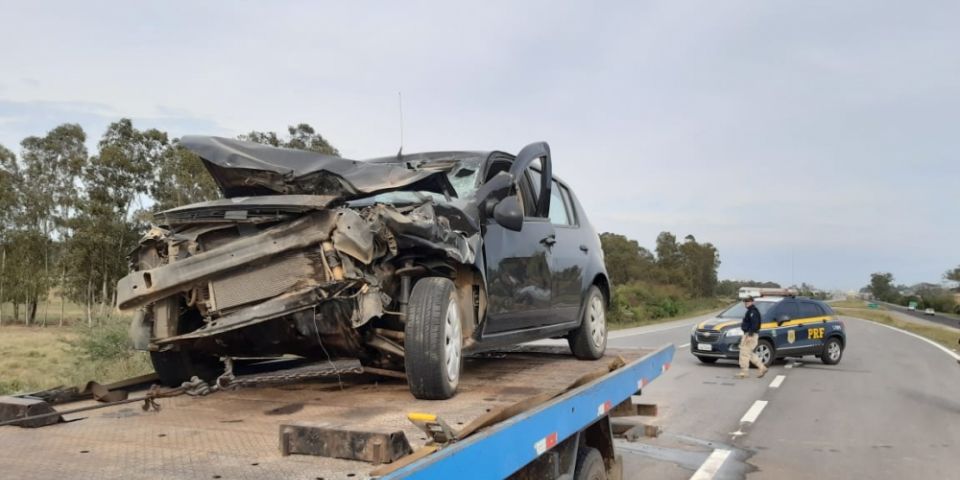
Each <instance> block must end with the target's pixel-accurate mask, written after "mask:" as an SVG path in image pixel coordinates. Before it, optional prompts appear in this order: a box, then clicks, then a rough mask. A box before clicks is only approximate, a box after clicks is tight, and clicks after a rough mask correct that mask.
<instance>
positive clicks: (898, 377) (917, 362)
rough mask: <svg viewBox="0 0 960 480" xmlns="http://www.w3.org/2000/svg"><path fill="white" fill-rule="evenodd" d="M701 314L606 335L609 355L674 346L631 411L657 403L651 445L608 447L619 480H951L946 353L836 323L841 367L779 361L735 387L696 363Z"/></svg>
mask: <svg viewBox="0 0 960 480" xmlns="http://www.w3.org/2000/svg"><path fill="white" fill-rule="evenodd" d="M704 318H707V317H698V318H695V319H688V320H684V321H678V322H672V323H668V324H661V325H656V326H652V327H643V328H639V329H632V330H628V331H615V332H611V334H610V339H609V345H610V346H611V347H656V346H660V345H663V344H665V343H674V344H675V345H676V346H677V347H678V348H677V353H676V356H675V357H674V361H673V363H672V365H671V368H670V370H669V371H667V372H666V373H665V374H664V375H663V376H661V377H660V378H658V379H657V380H656V381H654V382H653V383H651V384H650V386H649V387H647V389H646V391H644V392H643V393H642V395H641V396H640V397H637V399H636V400H637V401H638V402H642V403H656V404H657V405H658V408H659V415H658V416H657V417H655V418H652V419H650V423H654V424H657V425H660V426H661V427H662V429H663V433H662V434H661V435H660V436H659V437H657V438H642V439H640V440H639V441H637V442H632V443H631V442H627V441H625V440H618V441H617V447H618V451H619V453H620V454H621V455H623V457H624V473H625V475H624V477H625V478H627V479H640V478H662V479H689V478H695V479H697V480H706V479H711V478H716V479H743V478H747V479H767V478H770V479H794V478H796V479H828V478H844V479H846V478H875V479H901V478H909V479H926V478H930V479H942V478H958V476H960V456H958V454H957V452H958V449H960V365H958V359H960V356H957V355H956V353H950V352H946V351H944V350H943V349H941V348H938V347H936V346H933V345H931V344H929V343H927V342H925V341H923V340H921V339H918V338H916V337H913V336H910V335H907V334H905V333H902V332H900V331H897V330H895V329H891V328H889V327H886V326H882V325H878V324H875V323H872V322H868V321H866V320H860V319H855V318H850V317H844V318H843V320H844V322H845V324H846V327H847V335H848V339H849V345H848V347H847V349H846V350H845V351H844V355H843V359H842V361H841V362H840V364H838V365H835V366H828V365H824V364H822V363H821V362H820V361H819V359H817V358H815V357H804V358H803V359H797V360H794V359H788V360H787V361H781V362H778V363H777V364H775V365H774V366H773V368H771V370H770V372H769V373H767V375H766V376H765V377H764V378H762V379H758V378H756V377H755V371H753V373H754V376H752V377H751V378H749V379H745V380H737V379H735V378H734V375H735V374H736V373H737V371H738V367H737V365H736V364H735V363H734V362H733V361H720V362H717V363H716V364H713V365H705V364H701V363H700V362H699V361H698V360H697V359H696V358H694V357H693V356H692V355H691V354H690V352H689V341H690V330H691V328H692V326H693V325H694V324H696V323H698V322H699V321H701V320H703V319H704Z"/></svg>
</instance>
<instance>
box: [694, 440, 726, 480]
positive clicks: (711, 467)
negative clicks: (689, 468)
mask: <svg viewBox="0 0 960 480" xmlns="http://www.w3.org/2000/svg"><path fill="white" fill-rule="evenodd" d="M731 453H732V452H731V451H730V450H724V449H722V448H718V449H716V450H714V451H713V453H711V454H710V456H709V457H707V460H706V461H705V462H703V465H700V468H698V469H697V471H696V472H694V473H693V476H692V477H690V480H710V479H712V478H713V477H714V475H716V474H717V472H718V471H720V467H722V466H723V462H725V461H726V460H727V457H729V456H730V454H731Z"/></svg>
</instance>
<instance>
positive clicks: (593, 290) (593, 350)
mask: <svg viewBox="0 0 960 480" xmlns="http://www.w3.org/2000/svg"><path fill="white" fill-rule="evenodd" d="M583 305H584V306H583V314H582V316H581V318H580V327H578V328H577V329H576V330H573V331H572V332H570V335H569V336H568V337H567V343H569V344H570V350H571V351H573V354H574V355H575V356H576V357H577V358H581V359H584V360H596V359H598V358H600V357H602V356H603V352H604V351H606V349H607V302H606V301H605V299H604V296H603V293H601V292H600V289H599V288H597V286H596V285H591V286H590V289H589V290H587V299H586V301H585V302H584V304H583Z"/></svg>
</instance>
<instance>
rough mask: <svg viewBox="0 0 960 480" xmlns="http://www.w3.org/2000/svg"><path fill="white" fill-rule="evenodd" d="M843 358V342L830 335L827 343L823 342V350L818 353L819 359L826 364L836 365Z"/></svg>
mask: <svg viewBox="0 0 960 480" xmlns="http://www.w3.org/2000/svg"><path fill="white" fill-rule="evenodd" d="M841 358H843V343H841V342H840V339H838V338H837V337H830V338H828V339H827V343H825V344H823V352H822V353H821V354H820V361H821V362H823V363H825V364H827V365H836V364H838V363H840V359H841Z"/></svg>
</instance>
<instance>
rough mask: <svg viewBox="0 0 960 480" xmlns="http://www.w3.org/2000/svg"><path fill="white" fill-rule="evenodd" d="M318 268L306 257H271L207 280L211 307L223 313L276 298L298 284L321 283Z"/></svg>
mask: <svg viewBox="0 0 960 480" xmlns="http://www.w3.org/2000/svg"><path fill="white" fill-rule="evenodd" d="M320 272H322V270H321V269H318V268H316V267H315V263H314V260H313V259H311V258H310V257H308V256H307V255H306V254H304V253H302V252H300V253H294V254H287V255H281V256H278V257H274V258H272V259H270V260H269V261H268V263H266V264H263V265H257V266H251V267H244V268H241V269H238V270H234V271H231V272H230V274H228V275H227V276H224V277H221V278H218V279H214V280H211V281H210V304H211V305H210V306H211V309H212V310H215V311H222V310H226V309H229V308H233V307H237V306H240V305H244V304H247V303H252V302H258V301H261V300H266V299H268V298H272V297H275V296H277V295H280V294H282V293H285V292H287V291H289V290H291V289H292V288H293V287H294V286H295V285H297V284H298V283H307V282H311V283H319V282H322V281H323V278H322V273H320Z"/></svg>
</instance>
